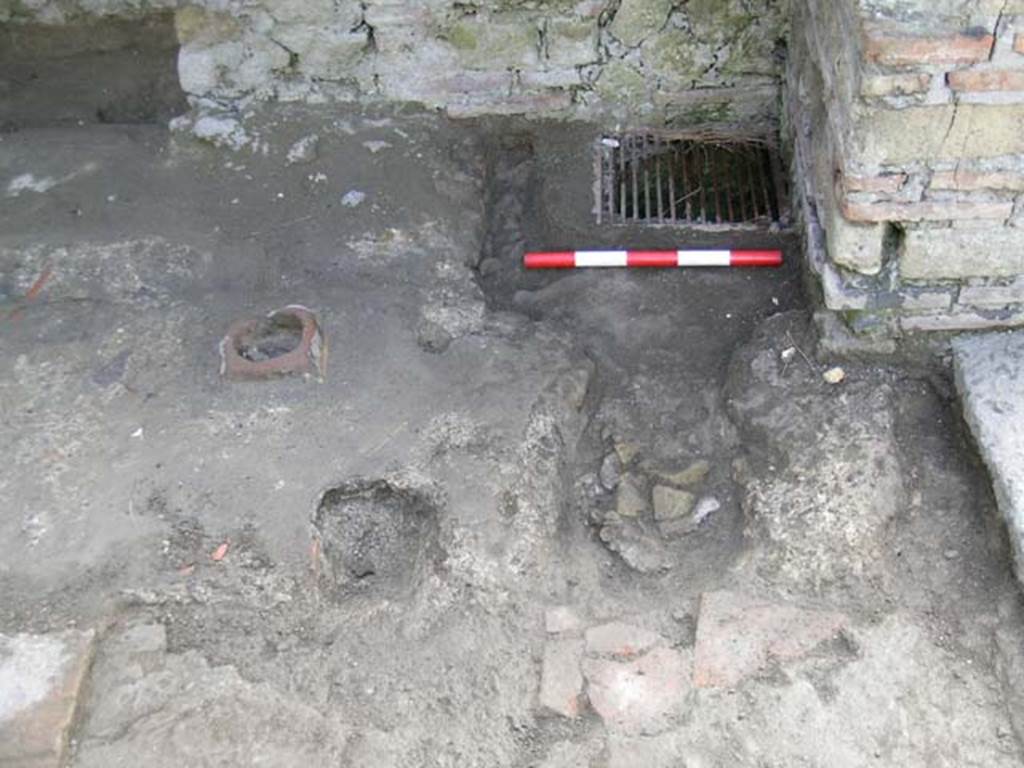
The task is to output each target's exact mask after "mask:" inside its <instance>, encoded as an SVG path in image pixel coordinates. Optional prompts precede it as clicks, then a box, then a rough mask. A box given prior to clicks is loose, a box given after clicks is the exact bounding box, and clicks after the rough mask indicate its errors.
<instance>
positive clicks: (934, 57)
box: [864, 28, 995, 67]
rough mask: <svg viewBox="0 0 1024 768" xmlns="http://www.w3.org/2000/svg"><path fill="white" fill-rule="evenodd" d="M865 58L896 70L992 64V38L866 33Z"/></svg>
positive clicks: (872, 30)
mask: <svg viewBox="0 0 1024 768" xmlns="http://www.w3.org/2000/svg"><path fill="white" fill-rule="evenodd" d="M864 36H865V40H864V55H865V58H867V60H868V61H871V62H874V63H876V64H884V65H886V66H892V67H906V66H916V65H928V64H977V63H978V62H981V61H988V58H989V54H990V53H991V52H992V46H993V44H994V43H995V38H994V37H993V36H992V35H980V36H977V37H976V36H973V35H953V36H950V37H903V36H896V35H889V34H886V33H885V32H884V31H883V30H880V29H877V28H876V29H872V28H869V29H867V30H865V35H864Z"/></svg>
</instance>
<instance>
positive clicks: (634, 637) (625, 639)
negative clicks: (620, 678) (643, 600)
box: [587, 621, 662, 659]
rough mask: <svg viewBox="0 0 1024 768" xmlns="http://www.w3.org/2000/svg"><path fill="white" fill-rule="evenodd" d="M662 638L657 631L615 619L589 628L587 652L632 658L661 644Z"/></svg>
mask: <svg viewBox="0 0 1024 768" xmlns="http://www.w3.org/2000/svg"><path fill="white" fill-rule="evenodd" d="M661 642H662V638H661V637H660V636H659V635H658V634H656V633H655V632H651V631H650V630H649V629H643V628H642V627H634V626H632V625H630V624H623V623H622V622H620V621H613V622H612V623H610V624H602V625H601V626H599V627H592V628H591V629H588V630H587V653H590V654H594V655H595V656H617V657H619V658H624V659H630V658H633V657H634V656H639V655H641V654H643V653H646V652H647V651H649V650H650V649H651V648H653V647H654V646H656V645H659V644H660V643H661Z"/></svg>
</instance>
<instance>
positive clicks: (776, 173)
mask: <svg viewBox="0 0 1024 768" xmlns="http://www.w3.org/2000/svg"><path fill="white" fill-rule="evenodd" d="M768 162H769V164H770V165H771V168H772V178H773V179H774V181H775V183H774V184H773V185H772V189H774V190H775V203H776V210H777V213H776V216H777V217H778V218H780V219H781V218H782V200H783V197H782V196H783V194H784V193H785V190H786V179H785V174H783V173H782V164H781V163H780V162H779V158H778V157H776V156H775V153H774V152H770V153H768Z"/></svg>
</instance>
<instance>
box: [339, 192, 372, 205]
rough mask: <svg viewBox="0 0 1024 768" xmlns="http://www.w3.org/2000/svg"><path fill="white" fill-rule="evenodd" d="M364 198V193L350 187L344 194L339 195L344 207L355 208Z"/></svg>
mask: <svg viewBox="0 0 1024 768" xmlns="http://www.w3.org/2000/svg"><path fill="white" fill-rule="evenodd" d="M365 199H366V193H365V192H360V191H359V190H358V189H350V190H349V191H348V192H346V193H345V194H344V195H342V196H341V204H342V205H344V206H345V207H346V208H355V207H356V206H357V205H360V204H361V203H362V202H363V201H364V200H365Z"/></svg>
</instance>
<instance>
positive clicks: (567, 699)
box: [538, 640, 583, 718]
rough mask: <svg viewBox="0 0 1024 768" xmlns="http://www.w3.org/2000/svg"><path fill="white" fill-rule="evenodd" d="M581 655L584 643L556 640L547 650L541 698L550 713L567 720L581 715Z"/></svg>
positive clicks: (547, 646) (542, 671)
mask: <svg viewBox="0 0 1024 768" xmlns="http://www.w3.org/2000/svg"><path fill="white" fill-rule="evenodd" d="M582 654H583V641H582V640H553V641H551V642H549V643H548V644H547V645H546V646H545V647H544V660H543V663H542V666H541V674H540V693H539V694H538V699H539V701H540V705H541V707H542V708H544V709H545V710H547V711H548V712H553V713H554V714H556V715H561V716H562V717H568V718H574V717H578V716H579V714H580V696H581V695H582V693H583V675H582V674H581V673H580V657H581V656H582Z"/></svg>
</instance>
